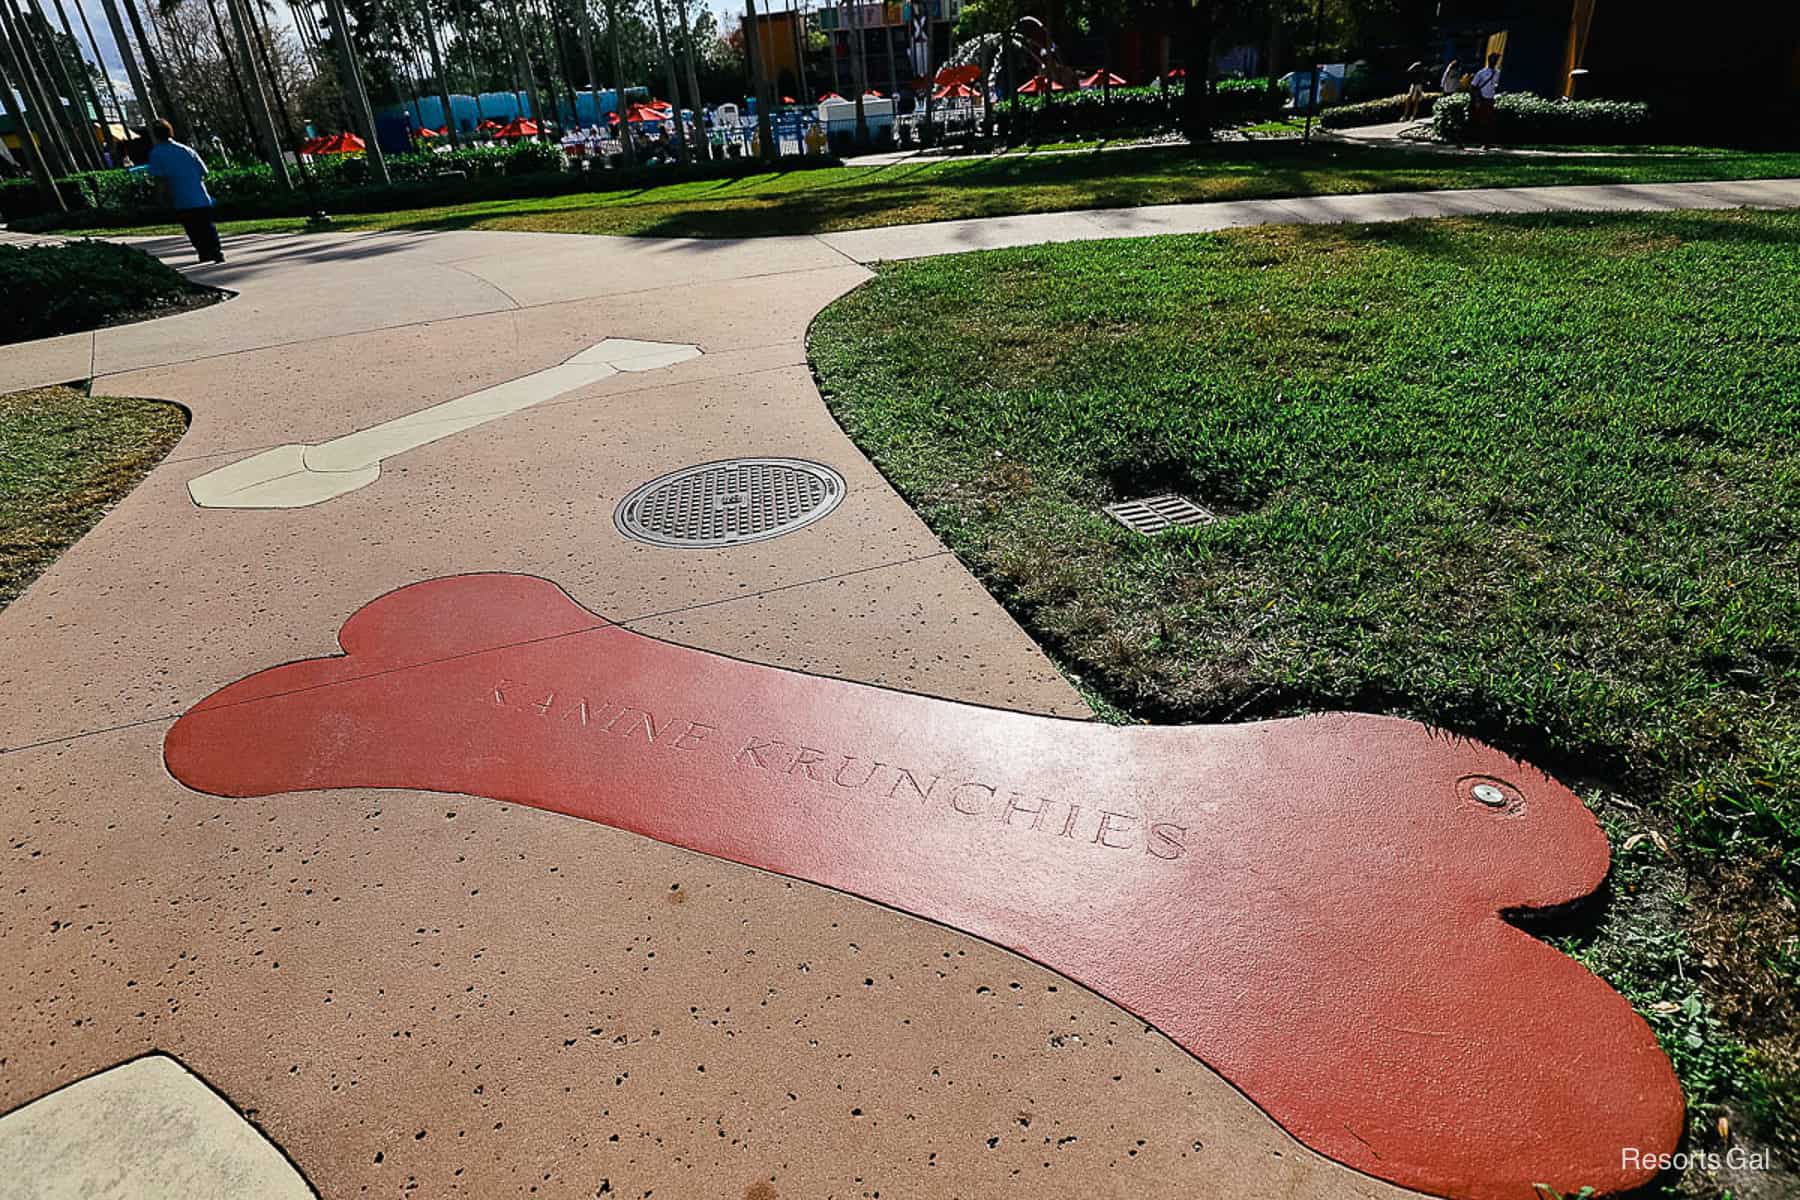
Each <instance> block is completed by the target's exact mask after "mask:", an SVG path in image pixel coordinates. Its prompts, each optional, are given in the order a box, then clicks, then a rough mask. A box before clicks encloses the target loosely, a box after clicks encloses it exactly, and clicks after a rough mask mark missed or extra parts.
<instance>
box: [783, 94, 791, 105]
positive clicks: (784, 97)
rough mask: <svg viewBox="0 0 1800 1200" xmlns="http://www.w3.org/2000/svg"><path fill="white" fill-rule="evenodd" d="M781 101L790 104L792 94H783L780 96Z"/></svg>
mask: <svg viewBox="0 0 1800 1200" xmlns="http://www.w3.org/2000/svg"><path fill="white" fill-rule="evenodd" d="M781 102H782V103H783V104H792V103H793V102H794V98H793V97H792V96H783V97H782V98H781Z"/></svg>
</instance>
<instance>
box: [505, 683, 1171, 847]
mask: <svg viewBox="0 0 1800 1200" xmlns="http://www.w3.org/2000/svg"><path fill="white" fill-rule="evenodd" d="M491 700H492V703H493V704H494V705H495V706H497V707H500V708H505V709H511V710H514V711H517V712H523V713H534V714H536V715H537V716H538V717H540V718H542V719H543V720H544V721H546V722H554V723H556V724H557V725H559V726H562V727H564V728H576V729H584V730H588V731H590V732H592V733H595V734H598V735H604V736H610V737H613V738H617V739H620V740H621V741H625V742H635V743H641V744H642V745H644V746H654V747H662V748H664V749H667V750H670V751H710V752H711V753H712V754H713V755H714V756H715V757H718V758H721V759H722V758H723V756H724V755H727V754H728V755H730V757H729V759H726V760H724V761H723V762H722V763H721V766H722V767H723V768H725V769H729V770H736V771H748V772H756V773H760V774H766V775H768V776H770V777H771V780H772V781H779V782H782V783H791V784H799V785H810V786H811V787H812V788H813V790H815V791H818V792H822V793H825V794H856V795H862V796H869V797H874V798H878V799H882V800H888V801H894V802H896V803H906V804H916V805H935V806H939V807H942V808H946V809H948V810H950V811H951V812H953V813H955V814H957V815H958V816H960V817H962V818H964V819H968V820H985V821H991V822H993V823H994V824H996V825H999V826H1002V827H1004V828H1006V829H1010V830H1015V831H1018V832H1019V833H1021V834H1028V835H1036V836H1039V837H1050V838H1057V839H1061V840H1064V841H1068V842H1073V843H1078V844H1085V845H1089V846H1097V847H1102V848H1104V849H1107V850H1116V851H1122V852H1127V853H1136V854H1147V855H1149V856H1150V857H1152V858H1159V859H1165V860H1168V859H1177V858H1180V857H1182V855H1184V854H1185V853H1186V852H1187V847H1186V846H1185V844H1184V842H1183V838H1184V837H1185V835H1186V833H1187V827H1186V826H1185V825H1179V824H1176V823H1175V822H1172V821H1152V820H1149V819H1148V818H1146V817H1144V816H1142V815H1141V814H1138V813H1129V812H1119V811H1115V810H1113V809H1110V808H1107V807H1106V805H1105V804H1104V803H1103V802H1093V801H1089V802H1077V801H1070V800H1058V799H1053V798H1050V797H1045V796H1037V795H1031V794H1029V793H1027V792H1023V791H1017V790H1013V789H1010V788H1008V787H1006V786H1004V784H1003V783H993V782H988V781H986V780H982V779H977V778H961V779H959V778H952V777H946V776H944V775H942V774H938V773H933V772H930V771H922V770H918V769H915V768H913V767H909V766H903V765H900V764H898V763H889V762H886V761H883V760H881V759H877V758H869V757H864V756H862V755H856V754H843V753H837V752H831V751H826V750H821V749H819V748H817V747H814V746H806V745H801V744H798V743H794V742H787V741H783V740H782V739H779V738H770V737H761V736H757V735H735V734H727V733H726V732H725V731H724V730H723V729H722V728H721V727H720V726H718V725H710V724H707V723H706V722H704V721H695V720H689V719H687V718H665V717H658V716H657V715H656V714H655V713H653V712H651V711H650V710H649V709H647V708H643V707H640V706H638V705H632V704H620V703H617V702H615V701H610V700H593V699H590V698H589V697H586V696H577V695H568V694H564V695H558V694H557V693H556V692H553V691H539V690H536V689H533V688H531V687H530V686H528V685H526V684H522V683H520V682H518V681H516V680H510V679H502V680H500V681H499V682H498V683H496V684H495V685H494V687H493V692H492V696H491Z"/></svg>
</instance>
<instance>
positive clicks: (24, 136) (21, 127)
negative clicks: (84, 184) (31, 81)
mask: <svg viewBox="0 0 1800 1200" xmlns="http://www.w3.org/2000/svg"><path fill="white" fill-rule="evenodd" d="M4 42H5V38H4V37H0V68H4V67H5V66H6V65H8V64H9V63H10V60H11V57H12V56H11V55H10V54H7V53H5V51H6V46H5V45H4V44H3V43H4ZM6 76H7V72H6V71H5V70H4V69H0V115H4V116H5V117H6V118H7V119H8V120H10V121H11V122H12V123H13V128H14V129H17V130H18V131H19V145H20V146H21V147H22V148H23V149H24V152H25V161H26V162H28V163H29V164H30V165H31V173H32V175H33V176H34V177H35V178H36V179H37V182H38V186H39V187H40V188H42V189H43V190H44V191H45V193H46V194H48V195H49V197H50V199H51V200H53V201H55V202H56V209H57V211H58V212H68V211H69V206H68V204H67V202H65V201H64V200H63V197H62V193H61V192H59V191H57V190H56V178H55V176H54V174H53V173H52V172H51V170H50V164H49V163H47V162H45V161H44V156H43V153H42V150H41V148H40V147H39V146H38V140H37V138H35V137H33V136H32V133H31V126H30V125H27V124H26V123H25V120H24V118H23V116H22V115H21V114H20V113H19V111H18V109H17V108H16V107H15V106H14V104H13V90H12V84H11V83H9V82H8V81H7V78H6Z"/></svg>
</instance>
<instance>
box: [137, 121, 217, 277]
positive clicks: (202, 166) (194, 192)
mask: <svg viewBox="0 0 1800 1200" xmlns="http://www.w3.org/2000/svg"><path fill="white" fill-rule="evenodd" d="M150 133H151V136H152V137H153V138H154V140H155V145H153V146H151V148H150V174H152V175H154V176H156V178H157V180H158V181H159V182H161V184H162V189H163V194H164V195H165V196H167V197H168V201H169V207H170V208H172V209H174V210H175V219H176V220H178V221H180V222H181V227H182V228H183V229H185V230H186V231H187V236H188V241H190V242H192V243H193V244H194V253H195V254H197V255H198V256H199V257H200V261H201V262H209V263H222V262H224V261H225V251H224V249H223V248H222V247H221V246H220V245H219V227H218V226H217V225H215V224H213V199H212V193H210V192H208V191H207V190H206V163H205V161H204V160H203V159H201V157H200V156H199V155H198V154H195V153H194V151H193V149H192V148H191V147H189V146H184V145H183V144H182V143H180V142H178V141H176V140H175V129H174V127H173V126H171V125H170V124H169V123H168V122H167V121H158V122H156V123H155V124H154V125H152V126H151V127H150Z"/></svg>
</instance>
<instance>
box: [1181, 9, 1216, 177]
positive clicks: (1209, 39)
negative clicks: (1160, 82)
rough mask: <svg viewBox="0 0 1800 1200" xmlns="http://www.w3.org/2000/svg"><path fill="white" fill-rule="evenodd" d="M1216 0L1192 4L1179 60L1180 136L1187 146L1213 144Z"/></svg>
mask: <svg viewBox="0 0 1800 1200" xmlns="http://www.w3.org/2000/svg"><path fill="white" fill-rule="evenodd" d="M1215 3H1216V0H1194V4H1193V7H1192V8H1191V9H1189V10H1188V12H1187V14H1186V15H1187V22H1186V27H1185V28H1184V30H1183V32H1184V33H1185V35H1186V36H1185V38H1184V39H1183V42H1184V44H1183V53H1182V57H1183V58H1184V60H1185V61H1186V64H1187V80H1186V86H1184V87H1183V88H1182V89H1181V132H1182V133H1183V134H1185V135H1186V136H1187V139H1188V141H1190V142H1207V141H1211V140H1212V88H1211V87H1209V86H1208V81H1209V80H1210V79H1211V78H1212V60H1213V17H1214V12H1213V8H1214V5H1215Z"/></svg>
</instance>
